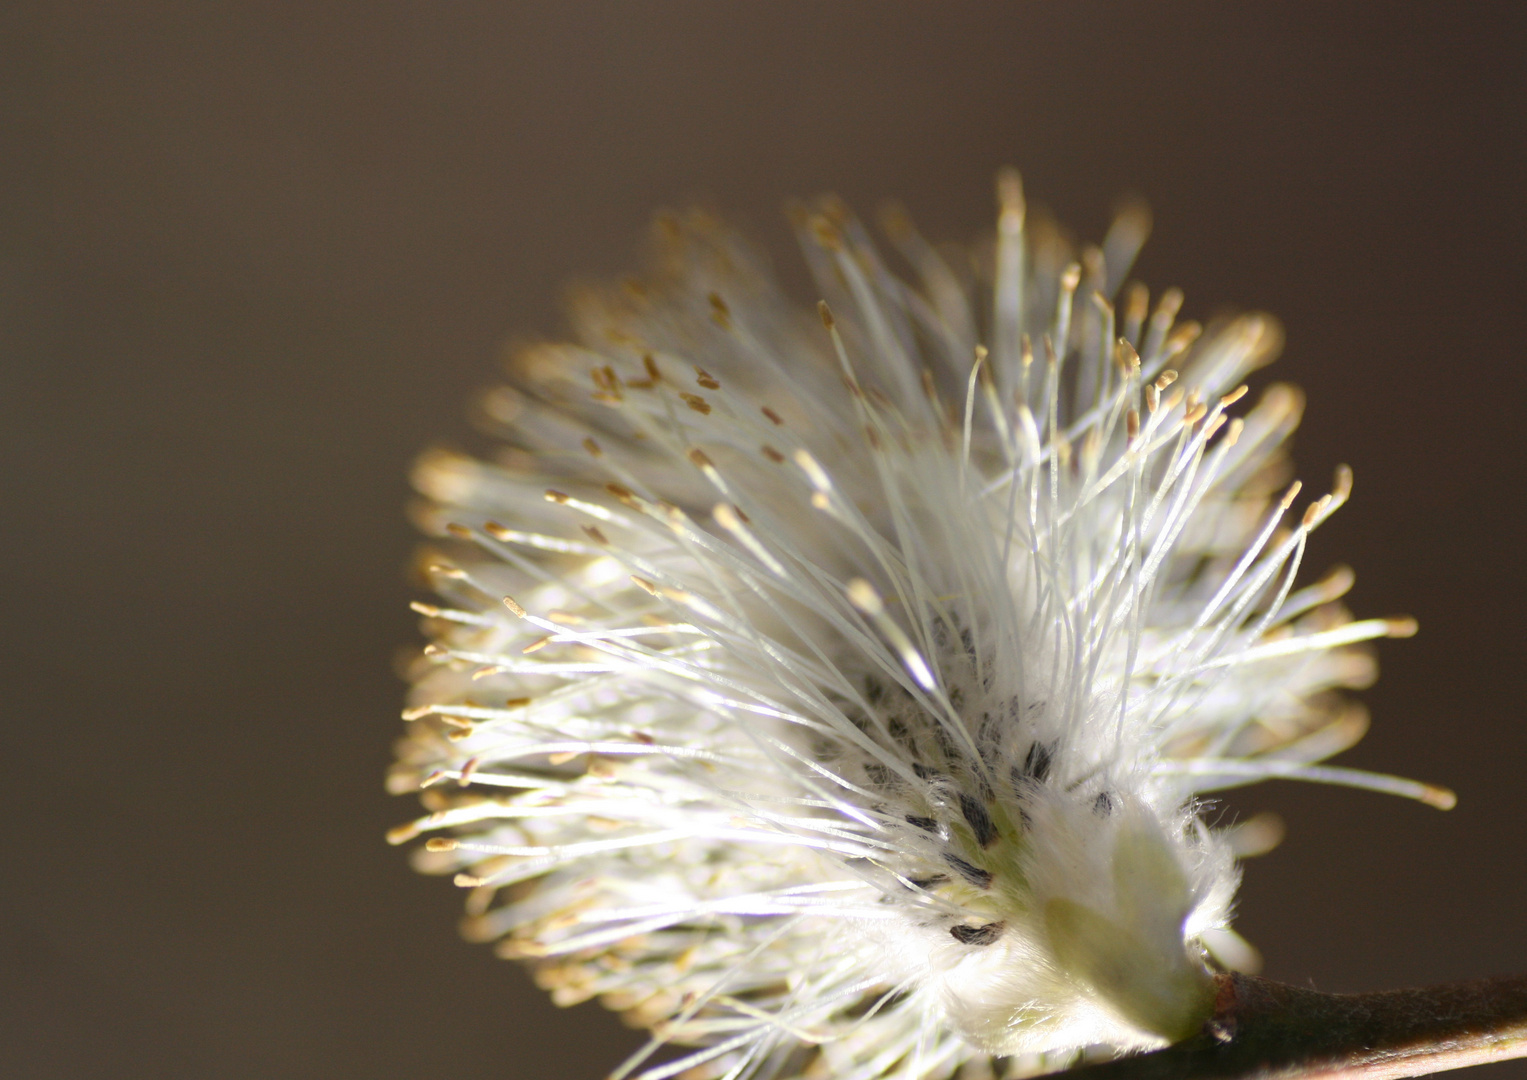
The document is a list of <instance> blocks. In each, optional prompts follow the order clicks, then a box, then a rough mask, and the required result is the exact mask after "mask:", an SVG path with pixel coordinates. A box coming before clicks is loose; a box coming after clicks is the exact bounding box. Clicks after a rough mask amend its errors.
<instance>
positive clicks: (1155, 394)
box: [1145, 383, 1161, 413]
mask: <svg viewBox="0 0 1527 1080" xmlns="http://www.w3.org/2000/svg"><path fill="white" fill-rule="evenodd" d="M1160 404H1161V391H1160V390H1157V389H1156V384H1155V383H1151V384H1150V385H1148V386H1147V387H1146V388H1145V408H1146V411H1147V412H1151V413H1154V412H1155V411H1156V409H1157V407H1158V406H1159V405H1160Z"/></svg>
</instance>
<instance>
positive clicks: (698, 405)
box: [679, 394, 710, 416]
mask: <svg viewBox="0 0 1527 1080" xmlns="http://www.w3.org/2000/svg"><path fill="white" fill-rule="evenodd" d="M679 397H680V398H681V399H683V401H684V404H686V405H688V406H689V407H690V408H691V409H693V410H694V411H695V412H697V413H699V414H700V415H702V416H709V415H710V402H708V401H706V400H705V399H704V398H703V397H701V396H700V395H699V394H680V395H679Z"/></svg>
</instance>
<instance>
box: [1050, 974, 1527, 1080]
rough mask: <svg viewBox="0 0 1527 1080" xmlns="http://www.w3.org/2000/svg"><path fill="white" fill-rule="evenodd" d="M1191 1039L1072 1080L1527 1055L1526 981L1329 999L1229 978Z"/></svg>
mask: <svg viewBox="0 0 1527 1080" xmlns="http://www.w3.org/2000/svg"><path fill="white" fill-rule="evenodd" d="M1218 983H1219V998H1218V1001H1217V1003H1216V1008H1215V1015H1214V1018H1213V1019H1212V1020H1211V1021H1210V1022H1209V1023H1208V1024H1207V1025H1205V1028H1204V1030H1203V1032H1201V1033H1200V1034H1198V1035H1195V1036H1194V1037H1193V1038H1191V1039H1185V1040H1184V1041H1182V1042H1180V1043H1177V1044H1175V1045H1173V1046H1169V1047H1167V1048H1166V1049H1164V1050H1157V1051H1155V1052H1154V1053H1150V1054H1141V1055H1139V1056H1137V1057H1129V1058H1120V1059H1118V1060H1116V1061H1107V1062H1102V1063H1100V1064H1095V1065H1084V1066H1082V1067H1081V1068H1078V1069H1073V1070H1071V1071H1069V1072H1068V1073H1066V1074H1065V1075H1066V1080H1231V1078H1243V1080H1250V1078H1256V1080H1280V1078H1295V1077H1297V1078H1299V1080H1326V1078H1330V1080H1334V1078H1337V1077H1347V1078H1354V1080H1394V1078H1398V1077H1407V1076H1422V1075H1425V1074H1427V1073H1434V1072H1443V1071H1445V1070H1447V1069H1460V1068H1463V1067H1465V1066H1468V1065H1483V1064H1485V1063H1486V1062H1490V1061H1503V1060H1505V1059H1507V1058H1514V1057H1524V1056H1527V977H1515V978H1506V979H1483V980H1480V981H1478V982H1467V983H1454V984H1451V985H1447V986H1434V987H1429V988H1427V989H1424V990H1390V991H1386V992H1384V993H1378V994H1322V993H1320V992H1319V991H1316V990H1304V989H1300V988H1299V987H1296V986H1285V985H1283V984H1282V983H1275V982H1269V981H1268V980H1266V979H1258V978H1254V977H1252V976H1248V975H1221V976H1219V978H1218Z"/></svg>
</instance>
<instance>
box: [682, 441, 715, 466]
mask: <svg viewBox="0 0 1527 1080" xmlns="http://www.w3.org/2000/svg"><path fill="white" fill-rule="evenodd" d="M684 456H685V457H687V458H689V463H690V464H691V465H693V466H694V467H695V468H697V469H711V468H714V467H715V465H714V463H713V462H712V461H711V459H710V458H709V457H707V456H706V454H705V451H704V450H701V449H700V448H699V447H698V446H691V447H690V448H689V451H688V452H687V453H686V454H685V455H684Z"/></svg>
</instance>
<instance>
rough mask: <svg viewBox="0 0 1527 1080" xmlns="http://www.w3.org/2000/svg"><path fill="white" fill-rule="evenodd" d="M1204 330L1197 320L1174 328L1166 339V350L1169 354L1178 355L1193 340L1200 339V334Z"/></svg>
mask: <svg viewBox="0 0 1527 1080" xmlns="http://www.w3.org/2000/svg"><path fill="white" fill-rule="evenodd" d="M1203 332H1204V328H1203V327H1202V326H1200V325H1199V324H1198V323H1196V322H1185V323H1183V324H1182V325H1181V326H1179V327H1177V329H1175V330H1173V331H1172V333H1171V336H1169V337H1168V338H1167V339H1166V351H1167V354H1168V355H1176V354H1177V353H1180V352H1182V351H1183V350H1184V349H1186V348H1187V347H1188V346H1189V345H1191V344H1193V342H1195V341H1197V340H1198V335H1199V334H1202V333H1203Z"/></svg>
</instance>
